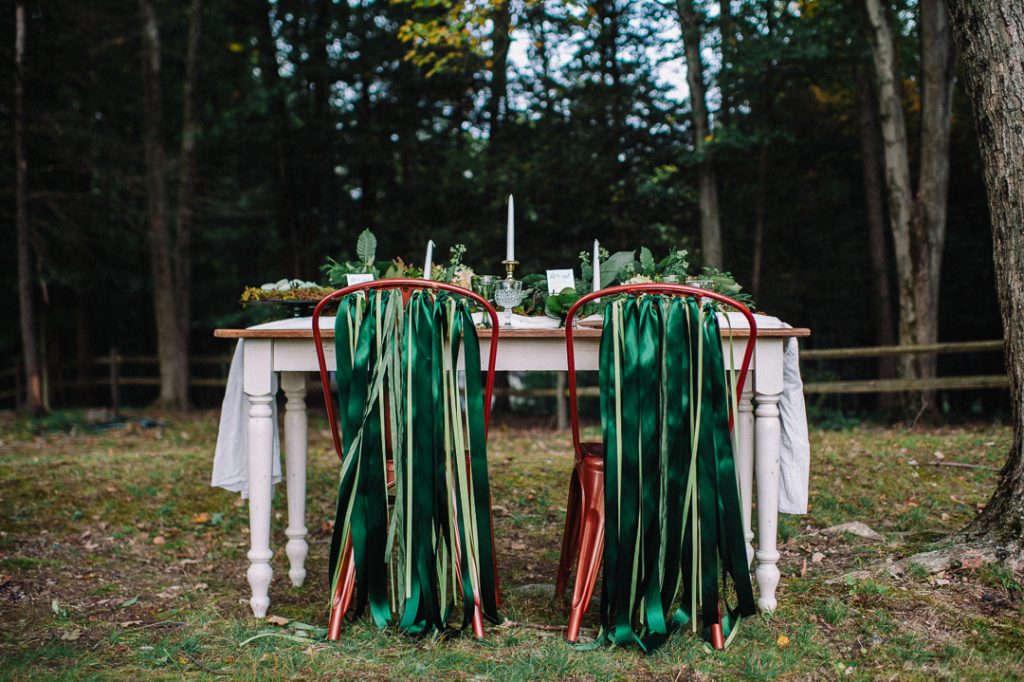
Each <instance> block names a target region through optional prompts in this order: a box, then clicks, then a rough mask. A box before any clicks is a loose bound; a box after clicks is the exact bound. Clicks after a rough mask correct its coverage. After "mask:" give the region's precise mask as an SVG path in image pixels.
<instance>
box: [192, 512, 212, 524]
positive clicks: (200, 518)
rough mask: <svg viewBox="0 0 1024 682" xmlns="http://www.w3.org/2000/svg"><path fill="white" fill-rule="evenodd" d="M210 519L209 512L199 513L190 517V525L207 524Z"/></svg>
mask: <svg viewBox="0 0 1024 682" xmlns="http://www.w3.org/2000/svg"><path fill="white" fill-rule="evenodd" d="M212 518H213V517H212V516H210V512H200V513H198V514H196V515H195V516H193V517H192V523H209V522H210V519H212Z"/></svg>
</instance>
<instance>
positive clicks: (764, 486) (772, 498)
mask: <svg viewBox="0 0 1024 682" xmlns="http://www.w3.org/2000/svg"><path fill="white" fill-rule="evenodd" d="M780 397H781V393H771V394H767V393H766V394H762V393H760V392H758V393H755V396H754V401H755V402H756V404H757V407H756V408H755V410H754V415H755V423H756V425H755V431H756V436H755V441H754V447H755V449H756V461H755V465H756V467H757V536H758V537H757V552H756V556H757V570H756V575H757V585H758V588H759V592H760V596H759V597H758V599H757V605H758V607H760V609H761V610H762V611H764V612H766V613H771V612H772V611H774V610H775V606H776V601H775V588H776V587H778V584H779V568H778V566H777V564H778V561H779V551H778V538H777V533H778V524H779V449H780V447H781V433H780V429H781V423H780V421H779V398H780Z"/></svg>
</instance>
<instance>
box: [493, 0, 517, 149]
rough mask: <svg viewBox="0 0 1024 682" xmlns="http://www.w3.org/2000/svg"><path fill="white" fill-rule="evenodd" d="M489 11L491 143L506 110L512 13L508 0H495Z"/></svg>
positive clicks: (498, 131)
mask: <svg viewBox="0 0 1024 682" xmlns="http://www.w3.org/2000/svg"><path fill="white" fill-rule="evenodd" d="M493 7H494V11H493V12H492V13H491V24H492V25H493V29H492V30H491V46H492V52H491V94H490V98H489V99H488V100H487V120H488V125H489V126H490V134H491V143H492V144H493V143H494V140H495V139H496V137H497V136H498V135H500V129H501V122H502V120H503V119H504V118H505V115H506V114H507V111H508V48H509V43H510V42H511V41H510V40H509V30H510V29H511V27H512V14H511V8H510V6H509V0H497V1H496V2H494V3H493Z"/></svg>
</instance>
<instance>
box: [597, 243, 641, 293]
mask: <svg viewBox="0 0 1024 682" xmlns="http://www.w3.org/2000/svg"><path fill="white" fill-rule="evenodd" d="M634 260H635V258H634V252H633V251H617V252H615V253H613V254H612V255H610V256H608V260H606V261H604V262H603V263H601V288H602V289H603V288H605V287H606V286H608V285H610V284H611V283H612V282H616V281H621V279H622V272H623V271H624V270H625V269H626V268H627V267H629V266H631V265H632V264H633V261H634Z"/></svg>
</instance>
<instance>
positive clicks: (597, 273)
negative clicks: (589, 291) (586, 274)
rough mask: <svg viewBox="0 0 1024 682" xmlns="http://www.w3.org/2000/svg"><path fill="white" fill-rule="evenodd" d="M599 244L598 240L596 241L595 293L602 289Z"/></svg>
mask: <svg viewBox="0 0 1024 682" xmlns="http://www.w3.org/2000/svg"><path fill="white" fill-rule="evenodd" d="M597 247H598V244H597V240H596V239H595V240H594V288H593V291H597V290H598V289H600V288H601V261H600V256H599V255H598V249H597Z"/></svg>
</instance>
